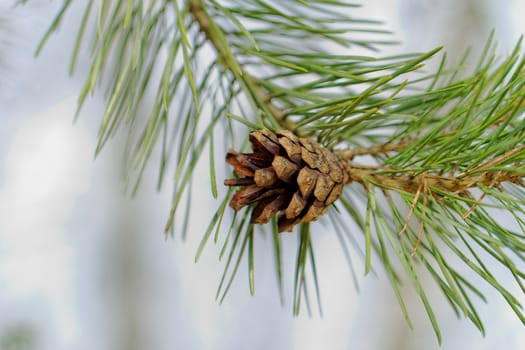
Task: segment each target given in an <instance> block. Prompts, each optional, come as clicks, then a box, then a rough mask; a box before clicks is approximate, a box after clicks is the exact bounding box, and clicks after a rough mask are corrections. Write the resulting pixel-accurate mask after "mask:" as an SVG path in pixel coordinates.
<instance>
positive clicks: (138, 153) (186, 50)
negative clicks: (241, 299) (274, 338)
mask: <svg viewBox="0 0 525 350" xmlns="http://www.w3.org/2000/svg"><path fill="white" fill-rule="evenodd" d="M70 3H71V1H65V2H64V5H63V8H62V9H61V10H60V12H59V14H58V16H57V18H56V20H55V21H54V22H53V23H52V26H51V28H50V31H49V32H48V33H46V34H45V35H44V39H43V41H42V45H43V44H44V43H45V41H46V40H47V39H48V38H49V37H50V34H51V32H52V31H53V30H55V29H56V28H58V25H59V24H60V21H61V18H62V17H63V16H64V14H65V13H66V12H67V9H68V8H69V5H70ZM353 7H355V5H353V4H348V3H346V2H342V1H286V2H282V1H281V2H278V1H271V0H266V1H261V0H244V1H240V0H231V1H218V0H187V1H186V2H184V3H179V2H177V1H174V2H165V1H150V2H147V3H145V2H142V1H131V2H122V1H118V2H109V1H103V2H101V3H100V4H98V5H96V4H94V2H92V1H90V2H89V3H88V5H87V7H86V11H85V15H84V18H83V20H82V21H81V23H80V28H79V35H78V40H77V43H76V45H75V48H74V49H73V59H72V63H71V71H73V70H74V67H75V60H76V56H77V55H78V52H79V48H80V46H81V43H82V42H83V41H86V40H88V39H84V33H85V32H86V33H89V30H91V32H92V37H91V38H90V39H89V40H92V47H91V52H92V66H91V69H90V72H89V74H88V77H87V80H86V83H85V86H84V88H83V90H82V91H81V93H80V97H79V106H82V104H83V103H84V102H85V100H86V97H87V96H88V94H89V93H94V91H95V90H96V87H97V86H98V85H99V81H100V80H101V79H103V78H104V77H109V78H106V80H105V85H106V86H107V88H108V90H107V91H108V104H107V108H106V113H105V115H104V116H103V118H102V120H101V128H100V132H99V145H98V147H97V153H98V152H99V151H100V150H101V149H102V148H103V147H104V146H105V145H106V143H107V142H108V140H109V139H110V138H111V136H112V135H114V134H115V133H116V132H117V130H118V129H122V128H123V127H127V128H128V133H129V141H128V143H129V151H128V152H129V158H130V159H129V168H130V169H129V176H133V174H135V179H134V181H135V186H134V189H136V188H138V186H139V183H140V178H141V176H142V173H143V171H144V169H145V167H146V166H147V164H148V162H149V159H150V158H151V155H152V154H154V152H155V150H156V148H160V150H159V151H160V153H161V165H160V172H159V181H158V182H159V188H160V187H161V185H162V183H163V181H164V179H165V178H166V176H165V174H166V172H167V171H168V169H169V168H170V166H171V162H173V163H174V170H173V176H172V178H173V185H174V194H173V204H172V209H171V213H170V216H169V218H168V222H167V225H166V232H167V233H172V234H173V230H174V227H175V224H174V223H175V220H176V219H177V218H182V219H183V222H184V224H183V225H182V226H183V229H182V231H183V235H184V234H185V232H186V231H187V221H188V217H189V208H190V207H191V206H190V205H186V208H187V209H186V211H185V212H181V210H180V208H181V207H182V206H181V205H180V204H181V203H183V202H184V200H186V201H187V203H190V201H191V188H192V186H191V185H192V178H193V177H194V176H195V173H194V170H195V167H196V164H197V162H198V159H199V158H201V156H202V155H203V154H204V153H205V152H206V151H209V153H210V162H209V169H210V174H209V177H210V193H211V194H212V195H213V197H215V198H219V199H220V203H219V204H218V206H217V211H216V212H215V214H214V215H213V217H212V220H211V222H210V224H209V226H208V228H207V230H206V232H205V234H204V236H203V239H202V241H201V244H200V246H199V249H198V252H197V256H196V260H198V258H199V257H200V256H201V254H202V252H203V250H204V248H205V246H206V243H207V242H208V241H209V240H210V238H211V237H212V236H213V237H214V239H213V240H214V242H215V243H219V240H221V239H222V247H221V250H220V258H221V259H222V258H223V257H226V262H225V271H224V274H223V276H222V279H221V281H220V284H219V289H218V291H217V298H218V299H220V300H223V299H224V297H225V296H226V293H227V292H228V290H229V289H230V287H231V286H232V283H233V281H234V278H235V275H236V272H237V271H238V268H239V266H240V264H241V262H242V261H243V259H244V258H245V255H247V259H246V260H247V263H248V271H249V276H248V283H249V286H250V291H251V293H252V294H253V293H254V288H255V275H256V274H255V266H254V254H256V249H255V248H256V247H255V245H256V240H255V238H254V237H255V236H254V235H255V234H256V232H258V231H263V232H264V231H265V229H267V228H268V229H270V230H271V231H272V235H271V237H272V239H273V247H274V256H275V265H276V273H277V275H278V281H279V286H280V291H281V293H282V290H283V289H282V285H283V281H282V276H283V272H282V271H283V268H284V267H283V266H282V256H283V255H284V254H289V252H285V251H281V246H280V236H279V231H281V230H283V229H288V228H290V229H291V228H292V227H293V226H294V225H295V224H297V225H298V226H299V229H298V231H299V232H298V235H297V237H298V245H297V260H296V266H295V277H294V281H295V286H294V301H293V309H294V313H298V312H299V306H300V305H301V304H302V302H306V305H307V306H308V310H309V311H310V308H309V304H308V298H305V297H307V296H308V286H309V285H310V284H309V283H307V281H308V280H310V279H312V280H313V287H314V288H315V289H316V295H317V296H318V299H319V291H318V277H319V276H318V275H317V272H316V268H315V266H316V264H315V258H314V257H315V254H314V248H315V244H314V241H313V239H312V236H313V234H314V232H313V229H314V228H315V224H312V223H311V222H312V221H314V220H315V219H317V218H318V217H320V216H321V214H322V213H323V212H325V211H326V210H328V213H329V215H328V216H329V218H330V220H329V221H330V223H331V224H332V225H333V227H334V230H335V231H336V233H337V234H338V237H339V238H340V242H341V246H342V249H343V250H344V251H345V254H346V255H347V256H351V254H350V253H349V252H348V251H347V249H348V248H347V247H346V245H347V242H346V240H348V241H349V242H350V243H352V242H353V245H354V246H356V249H355V250H356V251H358V252H359V251H361V250H363V253H362V255H363V259H364V260H365V273H369V272H370V271H372V254H373V252H375V254H376V255H377V256H378V257H379V259H380V260H381V262H382V266H383V267H384V270H385V272H386V274H387V276H388V277H389V279H390V281H391V283H392V287H393V291H394V293H395V295H396V297H397V298H398V301H399V304H400V307H401V309H402V311H403V312H404V314H405V317H406V319H407V322H408V323H409V324H411V322H410V317H409V314H408V312H407V309H406V306H405V302H404V296H403V294H402V293H401V290H400V284H401V280H402V279H408V281H409V282H410V284H411V285H412V287H413V288H414V289H415V291H416V292H417V293H418V295H419V297H420V299H421V302H422V304H423V307H424V308H425V309H426V311H427V313H428V315H429V319H430V321H431V323H432V325H433V327H434V330H435V332H436V335H437V337H438V339H439V340H440V337H441V335H440V331H439V326H438V321H437V320H436V317H435V315H434V312H433V306H432V305H431V303H430V301H429V300H428V298H427V296H426V293H425V288H427V287H426V286H423V285H422V284H421V282H420V276H419V275H420V274H421V273H422V272H416V270H417V269H416V266H422V267H424V268H425V271H426V272H427V273H428V274H429V275H430V276H431V277H432V278H433V280H434V281H435V283H436V285H437V286H438V287H439V288H440V289H441V290H442V292H443V295H444V296H445V298H446V299H447V301H448V302H449V303H450V305H451V308H452V309H453V310H454V311H455V312H456V314H457V315H458V317H459V316H461V315H463V316H465V317H468V318H469V319H470V320H471V321H472V322H473V323H474V324H475V325H476V326H477V327H478V328H479V329H480V331H481V332H484V327H483V324H482V320H481V319H480V317H479V315H478V313H477V310H476V309H475V307H474V304H473V302H472V300H471V298H473V297H477V298H481V299H482V300H484V296H483V294H482V293H481V292H480V291H479V289H478V287H477V283H478V281H476V283H474V282H472V281H470V280H468V279H467V278H466V277H465V276H464V275H463V274H462V273H461V272H460V269H459V267H458V266H455V264H454V266H453V265H452V264H451V263H449V262H448V260H449V259H448V258H447V256H448V255H450V254H452V255H453V256H455V257H457V259H458V260H459V261H460V262H461V263H463V264H464V265H465V266H466V267H468V268H469V269H470V270H471V271H473V272H475V273H476V274H477V275H478V276H480V277H481V279H482V280H483V281H484V282H486V283H487V284H489V285H490V286H492V287H493V288H494V289H495V290H497V291H498V292H499V293H500V294H501V296H502V297H503V298H504V299H505V300H506V301H507V302H508V304H509V307H510V308H511V309H512V310H513V311H514V312H515V313H516V315H517V316H518V317H519V318H520V319H521V320H522V321H523V322H524V323H525V316H524V314H523V310H522V305H521V304H520V303H519V298H518V297H516V296H514V295H512V294H511V293H510V292H509V289H508V287H506V286H503V285H502V284H501V283H500V282H499V281H498V278H497V276H495V275H494V274H493V273H492V272H491V265H489V264H488V263H487V262H486V258H485V257H484V256H483V257H482V254H485V255H488V256H489V257H490V258H491V259H492V262H493V263H496V264H500V265H501V266H504V267H505V268H506V269H507V270H508V271H509V272H510V273H511V274H512V276H513V277H514V279H515V282H516V284H517V285H518V286H519V288H520V289H521V291H523V292H525V288H524V283H523V280H524V279H525V273H524V272H523V271H521V270H520V269H519V268H518V266H517V263H518V262H522V261H524V260H525V234H524V232H525V220H524V215H525V210H524V205H525V189H524V187H525V184H524V182H523V177H524V176H525V167H524V164H523V159H524V157H525V148H524V147H525V145H524V142H523V140H524V139H525V135H524V133H525V120H524V112H525V95H524V94H523V91H525V70H524V69H525V68H524V66H525V58H523V56H522V48H521V41H520V42H518V44H517V45H516V48H515V50H514V51H513V52H512V53H511V54H510V55H508V57H506V58H505V59H499V58H497V57H496V56H495V55H494V47H493V42H492V38H491V39H489V40H488V42H487V46H486V49H485V50H484V53H483V55H482V57H481V58H480V60H479V63H478V65H477V66H476V67H473V69H472V72H471V73H466V70H465V69H464V66H465V65H466V63H465V62H467V59H468V58H467V56H465V58H464V60H463V61H462V62H461V63H460V64H459V65H458V66H457V67H452V68H447V62H446V55H445V54H443V55H442V56H441V64H440V66H439V68H438V69H437V70H436V71H435V72H431V73H428V72H425V71H424V65H425V63H426V62H428V61H429V60H431V59H432V58H433V57H435V56H436V55H437V54H438V53H439V52H440V50H441V49H440V48H437V49H435V50H431V51H429V52H427V53H417V54H406V55H400V56H394V57H381V56H380V55H379V54H378V53H377V52H378V51H380V48H381V47H382V46H383V45H391V44H395V42H394V41H392V40H390V39H385V38H388V37H387V36H388V35H390V33H389V32H388V31H385V30H383V29H381V27H380V24H381V23H378V22H375V21H371V20H368V19H360V18H355V17H352V16H351V13H352V8H353ZM94 11H97V12H98V13H97V16H96V18H95V19H94V20H90V16H91V14H92V12H94ZM92 22H94V23H92ZM362 35H364V37H363V36H362ZM42 45H41V46H42ZM41 46H40V47H41ZM356 46H357V47H360V48H366V49H369V50H370V52H371V55H370V56H356V55H352V54H351V53H352V48H353V47H356ZM210 51H211V52H213V54H212V55H210ZM460 77H461V78H460ZM147 92H153V93H154V97H153V98H152V102H151V106H150V108H151V113H150V114H149V115H143V114H140V115H139V114H138V113H137V111H138V109H139V107H143V106H144V105H147V103H146V98H145V97H146V96H148V95H147ZM236 122H240V123H236ZM238 124H242V125H243V126H244V128H241V130H242V132H245V133H246V134H248V132H247V130H246V129H249V130H254V129H262V130H263V131H260V132H257V133H255V134H254V133H253V132H252V135H258V137H259V136H260V135H266V136H264V137H265V138H266V139H259V140H258V141H257V140H255V141H254V137H252V138H250V140H249V141H250V143H251V144H252V146H253V150H252V153H238V152H233V151H230V152H229V154H228V158H227V160H228V162H230V164H232V165H233V166H234V170H235V173H236V174H237V176H238V177H235V178H233V179H230V180H227V181H226V184H227V185H233V186H240V187H241V190H239V192H237V194H235V195H233V197H232V198H233V199H231V200H230V205H231V206H232V207H234V208H235V209H236V210H238V212H235V213H234V214H233V216H232V219H231V221H230V220H229V217H230V216H229V214H228V213H227V212H228V211H229V209H228V207H227V204H228V200H229V197H230V195H231V193H232V191H230V190H228V191H225V190H224V189H221V188H220V187H218V186H217V184H216V182H217V180H216V179H217V177H218V176H217V174H216V169H215V155H216V153H217V149H216V148H218V147H216V137H214V135H215V134H216V133H218V132H222V133H223V134H224V135H225V142H226V145H227V147H234V146H235V147H237V146H238V144H240V143H241V142H240V140H239V139H238V137H236V136H235V135H239V131H238ZM272 135H273V136H272ZM298 137H299V138H298ZM243 140H244V141H243V142H242V144H243V145H246V144H247V142H246V140H247V137H244V138H243ZM242 147H246V146H242ZM297 150H299V151H298V152H299V153H297ZM303 152H304V154H303ZM275 159H278V160H279V164H277V163H276V164H273V161H274V160H275ZM283 159H284V160H283ZM290 164H291V165H290ZM263 166H264V168H263ZM263 169H265V170H263ZM290 169H291V170H290ZM300 169H306V170H305V171H304V172H303V175H304V174H307V175H308V176H301V177H300V176H299V175H298V173H300ZM338 169H339V170H341V169H342V171H343V172H342V174H343V173H344V174H343V175H341V176H343V178H339V177H338V176H337V175H334V174H336V173H337V172H338ZM276 170H277V171H276ZM288 170H290V172H288ZM257 171H258V175H256V174H255V173H256V172H257ZM272 171H274V172H275V174H273V172H272ZM262 175H264V176H262ZM261 176H262V177H261ZM334 176H335V177H334ZM127 180H128V182H131V181H132V179H131V178H130V179H127ZM261 181H263V182H261ZM264 181H269V182H264ZM321 184H322V185H323V186H321ZM310 185H311V186H313V187H311V191H310V190H307V189H308V188H310V187H308V186H310ZM343 185H345V186H344V190H343ZM265 186H266V187H265ZM272 186H274V187H272ZM246 188H250V190H246ZM250 191H252V192H250ZM272 191H273V192H272ZM239 193H240V194H239ZM254 193H255V194H254ZM295 193H299V194H298V195H297V196H296V195H295ZM336 195H337V196H336ZM337 197H339V199H338V200H337V201H336V202H335V204H334V205H336V206H337V208H338V211H337V212H335V211H333V210H331V209H328V207H329V206H330V205H331V204H332V203H331V201H332V200H335V199H336V198H337ZM293 198H295V200H294V201H292V199H293ZM328 198H330V199H328ZM301 199H302V200H303V201H301ZM357 199H359V200H360V201H361V202H362V203H366V209H365V212H364V213H361V207H360V205H359V202H358V200H357ZM292 203H293V205H292ZM498 211H499V212H503V213H506V214H508V215H509V217H510V218H511V219H512V220H514V222H513V223H510V220H509V222H505V223H504V224H501V223H498V222H497V221H496V220H495V215H496V214H495V213H497V212H498ZM283 214H284V215H285V219H284V220H283V219H277V217H276V216H278V215H280V216H281V217H282V215H283ZM343 220H347V221H344V224H343ZM283 221H284V223H285V224H287V225H284V224H283ZM259 222H268V225H267V226H268V227H266V225H265V226H262V225H259V224H258V223H259ZM270 222H271V224H270ZM349 222H353V224H355V226H357V227H359V229H360V231H361V233H362V236H363V237H362V239H363V241H364V242H362V243H360V242H357V243H356V239H357V238H356V237H355V235H354V234H353V232H349V230H348V229H347V227H349ZM179 226H180V225H179ZM363 248H364V249H363ZM400 270H402V271H403V274H401V273H400ZM281 299H282V294H281ZM305 299H306V300H305Z"/></svg>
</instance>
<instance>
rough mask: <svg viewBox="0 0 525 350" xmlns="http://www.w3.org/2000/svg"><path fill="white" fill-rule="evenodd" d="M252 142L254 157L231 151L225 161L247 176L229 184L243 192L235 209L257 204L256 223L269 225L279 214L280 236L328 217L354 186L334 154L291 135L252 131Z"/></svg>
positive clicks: (235, 199)
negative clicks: (301, 224) (348, 185)
mask: <svg viewBox="0 0 525 350" xmlns="http://www.w3.org/2000/svg"><path fill="white" fill-rule="evenodd" d="M250 142H251V144H252V148H253V153H237V152H235V151H233V150H230V151H228V154H227V155H226V162H228V163H229V164H230V165H232V166H233V168H234V171H235V173H236V174H237V175H239V176H242V177H240V178H234V179H227V180H225V181H224V184H225V185H227V186H241V187H242V188H241V189H240V190H239V191H238V192H237V193H236V194H235V195H234V196H233V197H232V199H231V200H230V206H231V207H232V208H233V209H235V210H237V211H238V210H240V209H241V208H243V207H244V206H246V205H250V204H252V203H257V204H256V205H255V208H254V209H253V212H252V217H251V222H252V223H255V224H264V223H267V222H268V221H270V219H271V218H272V217H273V216H274V215H276V214H278V213H279V219H278V223H279V232H283V231H288V232H290V231H292V229H293V227H294V226H295V225H296V224H297V223H299V222H310V221H314V220H316V219H317V218H318V217H319V216H320V215H322V214H324V213H325V212H326V210H327V209H328V206H329V205H330V204H332V203H333V202H334V201H335V200H336V199H337V198H339V196H340V195H341V193H342V191H343V186H344V185H345V184H346V183H348V182H349V176H348V173H347V172H346V171H345V166H344V163H343V162H342V161H340V160H339V159H338V158H337V157H336V156H335V155H334V154H333V153H332V152H330V151H329V150H328V149H326V148H325V147H323V146H322V145H320V144H319V143H317V142H313V141H310V140H308V139H304V138H299V137H297V136H295V135H294V134H293V133H291V132H290V131H286V130H284V131H280V132H278V133H277V134H272V133H270V132H268V131H266V130H259V131H253V132H251V133H250Z"/></svg>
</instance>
